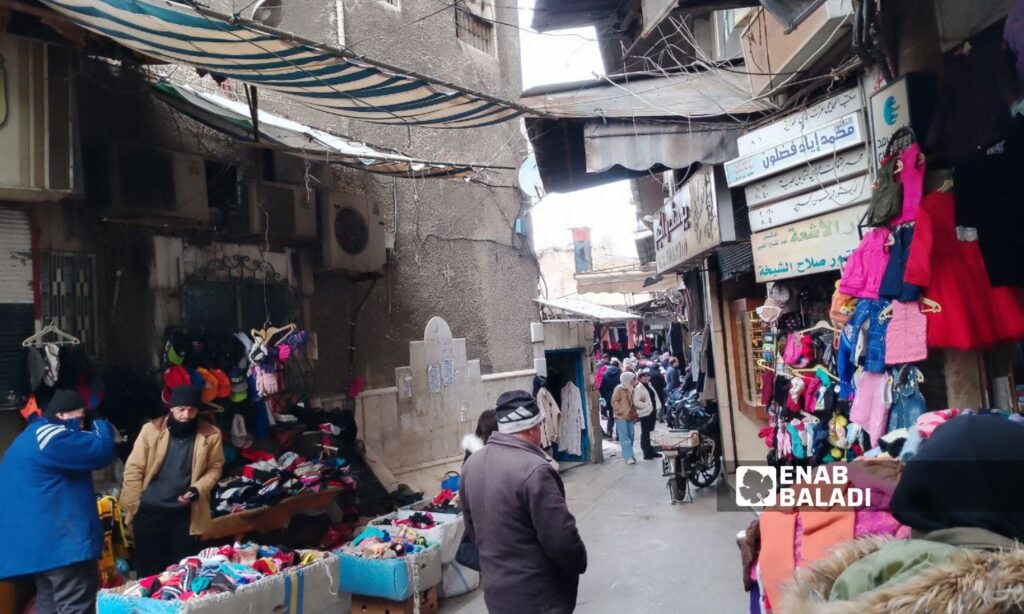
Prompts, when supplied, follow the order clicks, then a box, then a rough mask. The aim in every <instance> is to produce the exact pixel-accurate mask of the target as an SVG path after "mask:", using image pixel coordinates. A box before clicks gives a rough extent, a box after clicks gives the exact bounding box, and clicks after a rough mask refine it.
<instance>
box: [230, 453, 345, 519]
mask: <svg viewBox="0 0 1024 614" xmlns="http://www.w3.org/2000/svg"><path fill="white" fill-rule="evenodd" d="M255 454H259V455H260V460H257V461H256V462H254V463H250V464H249V465H246V466H245V467H243V468H242V473H241V475H238V476H234V477H229V478H225V479H223V480H221V481H220V482H219V483H218V484H217V490H216V491H215V493H214V496H213V515H214V516H224V515H226V514H237V513H240V512H244V511H246V510H251V509H256V508H259V507H263V506H267V505H276V504H277V503H279V502H280V501H281V500H282V499H285V498H286V497H293V496H295V495H298V494H300V493H303V492H320V491H321V490H324V489H330V488H345V489H347V490H355V489H356V487H357V485H356V481H355V480H354V479H353V478H352V477H351V476H350V475H348V467H347V462H346V461H345V459H340V458H324V459H321V460H319V461H309V460H306V459H305V458H303V457H301V456H299V455H298V454H296V453H294V452H285V453H284V454H282V455H281V456H280V458H277V459H275V458H274V457H273V456H272V455H270V454H266V453H255Z"/></svg>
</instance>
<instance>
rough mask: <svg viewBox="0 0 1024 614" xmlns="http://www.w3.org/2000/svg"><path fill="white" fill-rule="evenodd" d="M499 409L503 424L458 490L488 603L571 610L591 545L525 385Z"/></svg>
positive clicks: (502, 607) (500, 608) (500, 612)
mask: <svg viewBox="0 0 1024 614" xmlns="http://www.w3.org/2000/svg"><path fill="white" fill-rule="evenodd" d="M495 412H496V415H497V418H498V432H496V433H494V434H492V435H491V438H490V440H488V442H487V445H486V446H484V448H483V449H482V450H480V451H479V452H476V453H474V454H473V455H471V456H470V457H469V460H467V461H466V464H465V465H464V466H463V470H462V486H461V496H460V498H461V501H462V512H463V518H464V519H465V524H466V535H467V536H468V537H469V538H470V539H471V540H472V541H473V543H475V544H476V546H477V549H478V550H479V553H480V577H481V581H482V583H483V589H484V601H485V603H486V604H487V610H488V612H490V614H525V613H530V614H535V613H536V614H570V613H571V612H573V611H574V610H575V609H576V596H577V591H578V589H579V577H580V575H582V574H583V573H584V572H585V571H586V570H587V549H586V546H585V545H584V544H583V540H582V539H580V535H579V531H578V530H577V529H576V519H575V518H574V517H573V515H572V514H571V513H570V512H569V508H568V506H567V505H566V501H565V486H564V485H563V484H562V479H561V478H560V477H559V476H558V472H557V471H555V470H554V468H553V467H552V466H551V465H549V464H548V462H547V460H546V458H545V456H544V451H543V450H541V448H540V441H541V431H540V429H541V423H542V422H543V415H542V414H541V411H540V408H539V407H538V406H537V402H536V401H535V400H534V398H533V396H532V395H531V394H530V393H529V392H526V391H522V390H515V391H511V392H505V393H503V394H502V395H501V396H500V397H498V403H497V407H496V409H495Z"/></svg>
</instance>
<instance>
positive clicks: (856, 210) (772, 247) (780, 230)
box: [750, 205, 867, 283]
mask: <svg viewBox="0 0 1024 614" xmlns="http://www.w3.org/2000/svg"><path fill="white" fill-rule="evenodd" d="M866 209H867V205H858V206H856V207H848V208H846V209H840V210H839V211H833V212H832V213H827V214H825V215H822V216H818V217H815V218H812V219H809V220H802V221H799V222H795V223H793V224H789V225H786V226H779V227H777V228H772V229H771V230H765V231H762V232H755V233H754V234H752V235H750V248H751V250H752V251H753V253H754V273H755V275H756V277H757V281H758V282H759V283H764V282H768V281H775V280H777V279H786V278H789V277H797V276H800V275H810V274H812V273H823V272H825V271H835V270H838V269H840V268H842V267H843V265H844V264H846V260H847V259H848V258H849V257H850V253H851V252H853V250H854V249H855V248H856V247H857V244H858V243H860V233H858V232H857V223H858V222H859V221H860V219H861V218H862V217H863V216H864V211H865V210H866Z"/></svg>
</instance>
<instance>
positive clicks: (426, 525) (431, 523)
mask: <svg viewBox="0 0 1024 614" xmlns="http://www.w3.org/2000/svg"><path fill="white" fill-rule="evenodd" d="M391 524H393V525H395V526H396V527H412V528H414V529H433V528H434V527H436V526H437V522H436V521H435V520H434V516H433V514H430V513H427V512H416V513H415V514H413V515H412V516H409V517H408V518H399V519H397V520H395V521H394V522H392V523H391Z"/></svg>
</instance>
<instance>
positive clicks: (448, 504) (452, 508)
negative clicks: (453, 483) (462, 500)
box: [417, 488, 462, 514]
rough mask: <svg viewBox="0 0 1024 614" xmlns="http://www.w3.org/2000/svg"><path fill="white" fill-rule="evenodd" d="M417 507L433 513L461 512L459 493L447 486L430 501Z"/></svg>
mask: <svg viewBox="0 0 1024 614" xmlns="http://www.w3.org/2000/svg"><path fill="white" fill-rule="evenodd" d="M417 509H419V510H420V511H424V512H429V513H432V514H461V513H462V511H461V510H460V509H459V493H457V492H455V491H452V490H449V489H447V488H445V489H444V490H442V491H441V492H440V493H438V495H437V496H436V497H434V498H433V499H432V500H431V501H430V503H428V504H427V505H424V506H422V507H421V506H417Z"/></svg>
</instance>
